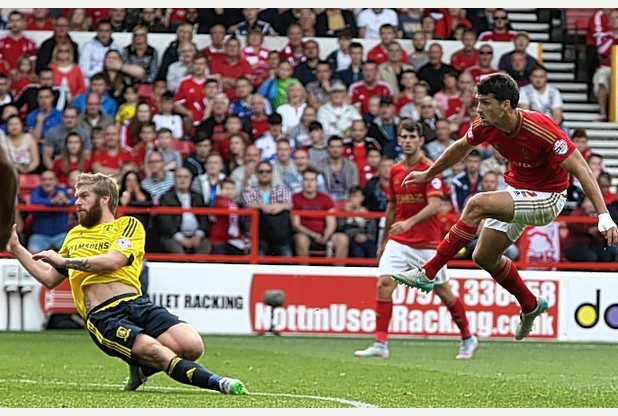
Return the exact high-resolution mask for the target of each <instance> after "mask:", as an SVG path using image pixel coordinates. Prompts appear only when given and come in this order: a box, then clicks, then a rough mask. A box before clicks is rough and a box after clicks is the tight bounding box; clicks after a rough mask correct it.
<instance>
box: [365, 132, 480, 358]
mask: <svg viewBox="0 0 618 416" xmlns="http://www.w3.org/2000/svg"><path fill="white" fill-rule="evenodd" d="M423 134H424V133H423V126H422V125H421V124H419V123H416V122H412V121H405V122H403V123H401V125H400V127H399V135H398V137H397V139H398V143H399V145H400V146H401V148H402V150H403V154H404V157H405V159H404V160H403V161H401V162H400V163H397V164H396V165H394V166H393V167H392V169H391V173H390V180H389V188H390V189H389V192H388V195H389V196H388V205H387V207H386V225H385V226H384V230H385V232H384V234H383V235H382V241H381V242H380V246H379V247H378V253H377V254H378V255H377V257H378V259H379V262H380V263H379V266H378V276H379V278H378V284H377V299H376V309H375V311H376V333H375V342H374V343H373V344H372V345H370V346H369V347H368V348H366V349H364V350H359V351H356V352H355V353H354V355H355V356H356V357H383V358H388V356H389V355H390V354H389V350H388V342H387V338H388V326H389V323H390V320H391V316H392V314H393V301H392V295H393V291H394V290H395V288H396V287H397V284H396V283H395V282H394V281H393V279H391V275H392V274H393V273H397V272H400V271H402V270H406V269H408V268H409V267H410V266H411V265H415V264H420V263H422V262H425V261H427V260H428V259H430V258H431V257H432V256H433V255H434V254H435V252H436V247H437V245H438V243H439V242H440V239H441V238H442V233H441V224H440V221H439V220H438V217H437V215H436V214H437V213H438V211H439V209H440V201H441V200H442V198H443V196H444V186H443V183H442V180H441V179H440V178H439V177H434V178H433V179H432V180H431V181H427V182H423V183H417V184H413V185H408V186H405V187H404V186H402V182H403V179H404V178H405V177H406V175H408V173H409V172H422V171H425V170H426V169H427V168H429V167H430V166H431V164H432V161H431V160H430V159H428V158H427V157H425V156H424V155H423V152H422V150H421V146H422V145H423V143H424V142H425V137H424V136H423ZM435 285H436V286H435V291H436V294H437V295H438V296H439V297H440V299H441V300H442V302H444V304H445V305H446V307H447V308H448V310H449V312H450V313H451V316H452V317H453V321H454V322H455V324H456V325H457V327H458V328H459V330H460V331H461V339H462V340H461V345H460V348H459V353H458V354H457V356H456V358H458V359H470V358H472V356H473V355H474V352H475V351H476V350H477V348H478V340H477V338H476V337H475V336H473V335H472V334H471V333H470V328H469V325H468V320H467V318H466V311H465V309H464V305H463V302H462V301H461V299H460V298H458V297H457V296H455V295H454V294H453V292H452V290H451V285H450V283H448V276H447V274H446V267H442V268H441V270H439V271H438V273H437V275H436V282H435Z"/></svg>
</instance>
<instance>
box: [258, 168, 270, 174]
mask: <svg viewBox="0 0 618 416" xmlns="http://www.w3.org/2000/svg"><path fill="white" fill-rule="evenodd" d="M257 173H272V170H268V169H260V170H258V171H257Z"/></svg>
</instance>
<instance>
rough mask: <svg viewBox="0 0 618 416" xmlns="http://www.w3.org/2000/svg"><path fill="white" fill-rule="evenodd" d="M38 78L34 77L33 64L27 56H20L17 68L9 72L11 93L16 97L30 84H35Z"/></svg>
mask: <svg viewBox="0 0 618 416" xmlns="http://www.w3.org/2000/svg"><path fill="white" fill-rule="evenodd" d="M38 80H39V77H38V76H37V75H36V71H35V62H34V61H33V60H32V59H31V57H30V56H28V55H22V56H21V57H20V58H19V60H18V61H17V66H16V67H15V69H13V70H12V71H11V93H12V94H13V96H18V95H20V94H21V92H22V91H23V90H24V89H25V88H26V87H27V86H28V85H31V84H36V83H37V82H38Z"/></svg>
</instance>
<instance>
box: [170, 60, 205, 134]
mask: <svg viewBox="0 0 618 416" xmlns="http://www.w3.org/2000/svg"><path fill="white" fill-rule="evenodd" d="M207 59H208V58H206V56H204V55H201V54H199V53H197V54H195V55H194V56H193V59H192V60H191V73H190V74H189V75H188V76H187V77H185V78H183V79H182V80H181V81H180V84H178V89H176V94H175V95H174V111H176V112H177V113H178V114H180V115H181V116H182V118H183V120H184V130H185V131H186V132H190V131H192V129H193V126H195V125H198V124H199V123H201V122H202V117H203V114H204V110H205V109H206V103H205V102H204V99H205V98H206V93H205V92H204V84H205V83H206V80H207V76H206V65H207Z"/></svg>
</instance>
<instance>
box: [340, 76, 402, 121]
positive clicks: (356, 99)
mask: <svg viewBox="0 0 618 416" xmlns="http://www.w3.org/2000/svg"><path fill="white" fill-rule="evenodd" d="M348 91H349V93H348V95H349V96H350V99H351V101H352V104H356V103H360V109H359V111H360V113H361V115H362V114H367V113H368V112H369V99H370V98H371V96H372V95H377V96H378V97H392V96H393V89H392V88H391V86H390V85H389V84H387V83H386V82H384V81H377V82H376V84H375V85H374V86H373V87H371V88H369V87H367V85H365V82H364V81H358V82H355V83H354V84H352V85H350V88H349V90H348Z"/></svg>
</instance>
